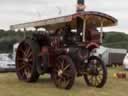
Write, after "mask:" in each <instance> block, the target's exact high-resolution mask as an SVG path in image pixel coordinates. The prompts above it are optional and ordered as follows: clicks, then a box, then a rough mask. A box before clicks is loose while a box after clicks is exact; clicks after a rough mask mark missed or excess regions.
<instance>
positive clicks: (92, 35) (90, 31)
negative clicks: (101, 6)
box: [85, 24, 100, 42]
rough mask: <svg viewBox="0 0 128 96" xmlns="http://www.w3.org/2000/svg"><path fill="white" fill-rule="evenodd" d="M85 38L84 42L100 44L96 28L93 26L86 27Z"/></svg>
mask: <svg viewBox="0 0 128 96" xmlns="http://www.w3.org/2000/svg"><path fill="white" fill-rule="evenodd" d="M85 36H86V41H98V42H100V33H99V32H98V30H97V29H96V26H95V25H94V24H93V25H89V26H87V29H86V35H85Z"/></svg>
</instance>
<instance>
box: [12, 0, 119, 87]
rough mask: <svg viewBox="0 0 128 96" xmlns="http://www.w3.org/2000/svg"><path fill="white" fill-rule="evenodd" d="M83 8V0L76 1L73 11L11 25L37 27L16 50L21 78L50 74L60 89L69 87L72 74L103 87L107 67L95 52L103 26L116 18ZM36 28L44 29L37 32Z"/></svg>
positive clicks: (32, 79)
mask: <svg viewBox="0 0 128 96" xmlns="http://www.w3.org/2000/svg"><path fill="white" fill-rule="evenodd" d="M84 8H85V6H84V0H78V6H77V12H76V13H75V14H72V15H69V16H63V17H57V18H51V19H46V20H40V21H35V22H30V23H24V24H17V25H12V26H11V29H12V30H15V29H21V28H24V29H26V28H28V27H34V28H36V31H35V32H33V35H32V37H31V38H30V37H29V38H28V37H27V38H25V39H24V40H23V41H22V42H21V43H20V45H19V47H18V49H17V53H16V73H17V76H18V78H19V79H20V80H22V81H25V82H35V81H37V80H38V78H39V75H41V74H45V73H49V74H50V75H51V79H52V80H53V81H54V83H55V85H56V86H57V87H59V88H64V89H70V88H71V87H72V85H73V84H74V80H75V76H83V77H84V79H85V81H86V83H87V85H89V86H94V87H103V86H104V84H105V83H106V80H107V69H106V66H105V65H104V63H103V61H102V60H101V59H100V58H99V57H97V56H95V55H94V53H95V49H96V48H98V47H99V46H100V45H101V44H102V38H103V33H102V32H103V27H107V26H114V25H116V23H117V20H116V19H115V18H114V17H112V16H109V15H107V14H104V13H101V12H96V11H84ZM39 28H44V29H45V30H46V31H43V32H39V31H38V29H39ZM97 28H100V32H99V30H97Z"/></svg>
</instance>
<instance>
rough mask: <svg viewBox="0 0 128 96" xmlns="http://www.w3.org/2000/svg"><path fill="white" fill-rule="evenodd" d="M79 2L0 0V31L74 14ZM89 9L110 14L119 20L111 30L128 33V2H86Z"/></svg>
mask: <svg viewBox="0 0 128 96" xmlns="http://www.w3.org/2000/svg"><path fill="white" fill-rule="evenodd" d="M76 1H77V0H0V29H9V26H10V25H13V24H17V23H24V22H29V21H35V20H40V19H44V18H50V17H56V16H59V13H61V15H67V14H71V13H74V12H75V10H76V8H75V7H76ZM85 3H86V6H87V9H86V10H93V11H100V12H105V13H108V14H110V15H112V16H114V17H116V18H117V19H118V20H119V24H118V26H116V27H112V28H109V30H115V31H125V32H127V33H128V0H85ZM60 10H61V12H60Z"/></svg>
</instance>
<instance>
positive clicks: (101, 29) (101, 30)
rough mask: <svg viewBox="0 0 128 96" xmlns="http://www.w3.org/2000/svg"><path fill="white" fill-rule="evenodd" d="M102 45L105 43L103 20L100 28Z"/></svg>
mask: <svg viewBox="0 0 128 96" xmlns="http://www.w3.org/2000/svg"><path fill="white" fill-rule="evenodd" d="M100 43H101V44H102V43H103V21H102V20H101V27H100Z"/></svg>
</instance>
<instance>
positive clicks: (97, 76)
mask: <svg viewBox="0 0 128 96" xmlns="http://www.w3.org/2000/svg"><path fill="white" fill-rule="evenodd" d="M84 79H85V81H86V83H87V85H89V86H94V87H98V88H101V87H103V86H104V84H105V83H106V80H107V68H106V66H105V65H104V63H103V61H102V60H101V59H100V58H99V57H96V56H91V57H90V58H89V61H88V64H87V66H86V73H85V75H84Z"/></svg>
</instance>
